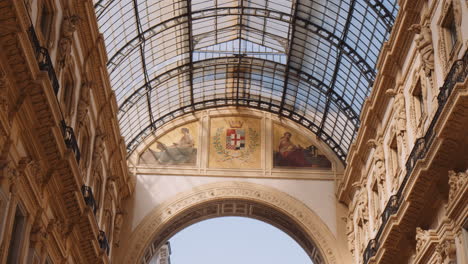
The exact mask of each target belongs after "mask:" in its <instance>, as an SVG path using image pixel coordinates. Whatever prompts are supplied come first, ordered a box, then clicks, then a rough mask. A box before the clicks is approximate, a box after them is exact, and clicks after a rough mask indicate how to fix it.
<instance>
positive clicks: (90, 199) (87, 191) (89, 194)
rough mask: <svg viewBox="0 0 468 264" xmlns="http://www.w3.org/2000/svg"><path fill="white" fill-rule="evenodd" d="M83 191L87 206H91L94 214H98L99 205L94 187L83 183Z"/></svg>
mask: <svg viewBox="0 0 468 264" xmlns="http://www.w3.org/2000/svg"><path fill="white" fill-rule="evenodd" d="M81 193H82V194H83V199H84V201H85V203H86V205H87V206H89V207H91V209H92V210H93V214H94V215H96V212H97V209H98V206H97V203H96V199H94V195H93V189H92V188H91V187H89V186H86V185H83V186H81Z"/></svg>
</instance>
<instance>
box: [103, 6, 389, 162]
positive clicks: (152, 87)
mask: <svg viewBox="0 0 468 264" xmlns="http://www.w3.org/2000/svg"><path fill="white" fill-rule="evenodd" d="M95 11H96V14H97V18H98V23H99V26H100V30H101V32H102V33H103V35H104V39H105V44H106V48H107V53H108V57H109V62H108V70H109V74H110V81H111V85H112V87H113V89H114V90H115V93H116V97H117V102H118V104H119V113H118V118H119V121H120V126H121V131H122V134H123V136H124V138H125V140H126V143H127V148H128V151H129V153H131V152H132V151H133V150H134V149H135V148H136V147H137V146H138V144H139V143H140V142H142V141H143V139H144V138H145V137H146V136H148V135H150V134H151V133H152V132H153V131H154V130H156V129H158V127H160V126H161V125H163V124H164V123H166V122H168V121H170V120H172V119H174V118H177V117H179V116H182V115H184V114H187V113H191V112H194V111H198V110H201V109H206V108H212V107H221V106H246V107H253V108H258V109H262V110H265V111H269V112H273V113H277V114H279V115H281V116H284V117H287V118H290V119H292V120H294V121H295V122H298V123H300V124H301V125H303V126H305V127H307V128H308V129H310V130H311V131H312V132H314V133H315V134H317V135H318V136H319V137H320V138H321V139H322V140H323V141H324V142H326V143H327V144H328V145H329V146H330V147H331V149H333V150H334V151H335V153H336V154H337V155H338V157H340V158H341V159H342V160H344V159H345V158H346V154H347V151H348V148H349V147H350V144H351V142H352V140H353V139H354V137H355V135H356V132H357V129H358V127H359V114H360V111H361V107H362V104H363V103H364V99H365V98H366V96H367V95H368V94H369V92H370V89H371V86H372V83H373V80H374V77H375V74H376V72H375V64H376V61H377V57H378V55H379V51H380V48H381V46H382V44H383V42H384V41H385V40H386V38H387V37H388V35H389V33H390V30H391V28H392V25H393V21H394V18H395V16H396V13H397V7H396V0H381V1H379V0H346V1H345V0H119V1H115V0H95Z"/></svg>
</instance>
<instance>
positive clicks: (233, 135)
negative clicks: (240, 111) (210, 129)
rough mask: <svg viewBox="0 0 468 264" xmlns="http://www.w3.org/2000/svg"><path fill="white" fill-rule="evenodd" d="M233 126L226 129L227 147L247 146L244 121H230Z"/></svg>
mask: <svg viewBox="0 0 468 264" xmlns="http://www.w3.org/2000/svg"><path fill="white" fill-rule="evenodd" d="M229 125H230V126H231V128H229V129H227V130H226V149H232V150H242V149H244V148H245V131H244V129H242V125H243V122H242V121H237V122H235V121H232V122H229Z"/></svg>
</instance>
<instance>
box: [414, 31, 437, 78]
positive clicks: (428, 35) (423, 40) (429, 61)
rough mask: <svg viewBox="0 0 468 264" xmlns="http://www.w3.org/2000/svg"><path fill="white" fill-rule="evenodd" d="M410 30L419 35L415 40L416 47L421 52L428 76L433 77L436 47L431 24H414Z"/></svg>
mask: <svg viewBox="0 0 468 264" xmlns="http://www.w3.org/2000/svg"><path fill="white" fill-rule="evenodd" d="M409 30H410V31H412V32H414V33H416V34H417V35H418V36H417V37H416V38H415V40H414V41H415V42H416V49H417V50H418V51H419V53H420V54H421V60H422V64H423V68H424V73H425V74H426V76H427V77H428V78H432V73H433V72H434V47H433V42H432V31H431V28H430V25H429V24H428V23H424V24H414V25H412V26H411V27H410V28H409Z"/></svg>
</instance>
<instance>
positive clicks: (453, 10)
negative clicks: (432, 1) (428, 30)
mask: <svg viewBox="0 0 468 264" xmlns="http://www.w3.org/2000/svg"><path fill="white" fill-rule="evenodd" d="M441 14H442V15H441V17H440V19H439V23H438V24H439V35H440V36H441V38H440V39H439V53H440V57H441V60H442V62H443V64H444V66H445V67H444V69H445V73H447V72H448V71H449V69H450V66H451V65H452V63H453V62H454V61H455V60H456V59H457V54H458V52H459V51H460V48H461V47H462V39H461V36H462V35H461V7H460V1H458V0H447V1H444V3H443V5H442V12H441Z"/></svg>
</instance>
